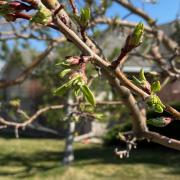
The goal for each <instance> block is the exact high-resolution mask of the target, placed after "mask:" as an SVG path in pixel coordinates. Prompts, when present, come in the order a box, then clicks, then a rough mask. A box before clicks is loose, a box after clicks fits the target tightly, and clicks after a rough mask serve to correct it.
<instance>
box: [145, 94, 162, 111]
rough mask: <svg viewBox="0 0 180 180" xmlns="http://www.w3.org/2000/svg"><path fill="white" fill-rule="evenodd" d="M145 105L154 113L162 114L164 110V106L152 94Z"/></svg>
mask: <svg viewBox="0 0 180 180" xmlns="http://www.w3.org/2000/svg"><path fill="white" fill-rule="evenodd" d="M147 104H148V105H149V106H150V108H152V109H153V110H154V111H155V112H158V113H162V112H163V110H164V109H165V105H164V104H163V103H162V102H161V100H160V99H159V97H158V96H157V95H156V94H152V95H151V96H150V97H149V100H148V101H147Z"/></svg>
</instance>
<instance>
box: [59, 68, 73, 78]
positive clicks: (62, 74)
mask: <svg viewBox="0 0 180 180" xmlns="http://www.w3.org/2000/svg"><path fill="white" fill-rule="evenodd" d="M69 72H71V69H64V70H63V71H61V72H60V74H59V76H60V77H61V78H63V77H64V76H66V75H67V74H68V73H69Z"/></svg>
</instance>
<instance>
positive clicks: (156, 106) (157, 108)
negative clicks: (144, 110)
mask: <svg viewBox="0 0 180 180" xmlns="http://www.w3.org/2000/svg"><path fill="white" fill-rule="evenodd" d="M163 110H164V109H163V108H162V106H161V105H159V104H156V105H155V106H154V111H155V112H157V113H163Z"/></svg>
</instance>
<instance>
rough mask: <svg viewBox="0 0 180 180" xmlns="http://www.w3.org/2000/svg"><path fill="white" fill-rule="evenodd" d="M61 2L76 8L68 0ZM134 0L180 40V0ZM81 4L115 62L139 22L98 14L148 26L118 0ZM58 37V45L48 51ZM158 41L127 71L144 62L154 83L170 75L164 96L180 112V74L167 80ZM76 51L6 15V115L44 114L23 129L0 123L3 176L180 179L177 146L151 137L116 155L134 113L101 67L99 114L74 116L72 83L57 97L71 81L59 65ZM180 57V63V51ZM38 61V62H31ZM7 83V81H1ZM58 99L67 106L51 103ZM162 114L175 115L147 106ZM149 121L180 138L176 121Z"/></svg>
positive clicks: (150, 41) (1, 92)
mask: <svg viewBox="0 0 180 180" xmlns="http://www.w3.org/2000/svg"><path fill="white" fill-rule="evenodd" d="M61 2H63V3H64V4H65V7H66V8H67V10H68V12H69V14H71V13H72V10H71V7H70V6H69V3H68V1H61ZM130 2H131V3H132V4H133V6H135V7H137V8H140V9H142V10H143V11H145V12H146V13H147V14H148V15H149V16H150V17H152V18H153V19H154V20H155V21H156V24H157V27H158V29H160V30H162V32H164V33H165V34H167V35H168V36H169V37H171V38H172V39H173V40H174V41H176V42H177V44H178V45H179V44H180V19H179V18H180V0H174V1H163V0H132V1H130ZM75 3H76V5H77V7H78V9H81V8H83V7H89V8H90V9H91V21H90V22H91V23H90V26H89V27H88V30H87V33H88V35H89V36H90V37H91V38H92V39H93V41H95V42H96V43H97V44H98V45H99V47H100V48H101V49H102V50H103V54H104V56H105V57H107V59H109V60H110V61H113V60H115V59H116V58H117V57H118V55H119V53H120V51H121V48H122V47H123V45H124V43H125V40H126V37H127V35H128V34H129V33H130V32H131V31H132V28H129V27H127V26H123V25H117V24H116V23H114V24H108V23H105V22H103V21H99V22H98V19H99V18H101V17H105V18H109V19H112V20H114V22H115V21H116V20H122V21H125V22H126V21H129V22H132V23H138V22H143V23H144V24H145V25H147V23H146V22H145V21H144V20H143V19H142V18H141V17H139V16H137V15H135V14H134V13H132V12H130V11H129V10H128V9H126V8H124V7H123V6H121V5H120V4H118V3H117V2H116V1H110V0H108V1H103V0H102V1H100V0H99V1H95V0H90V1H89V0H87V1H83V0H76V1H75ZM32 13H34V12H32ZM96 20H97V21H96ZM54 43H56V44H57V45H56V46H55V47H53V48H52V50H51V51H50V52H48V53H47V55H46V56H43V53H44V52H45V51H46V50H47V49H48V48H49V46H50V45H52V44H54ZM155 43H156V39H154V38H153V37H152V36H151V35H148V34H147V35H146V34H145V38H144V41H143V44H142V45H141V46H140V47H138V48H137V49H136V50H134V51H133V52H132V53H131V54H130V55H129V56H128V59H127V60H126V62H125V64H124V65H123V67H122V70H123V72H124V73H125V74H126V75H127V77H128V78H130V79H131V78H132V76H133V75H134V76H136V77H137V76H138V74H139V71H140V69H142V68H143V69H144V71H145V75H146V77H147V79H148V80H149V81H150V82H153V81H154V80H157V79H158V80H160V81H161V83H162V84H163V82H166V81H168V83H165V85H164V86H163V88H162V90H161V91H160V93H159V94H158V95H159V96H160V97H161V99H162V100H163V101H165V102H167V103H168V104H170V105H172V106H173V107H174V108H176V109H178V110H180V80H179V79H178V78H176V77H172V78H169V79H168V77H167V74H166V73H165V72H164V70H163V69H162V68H161V66H159V64H158V62H157V61H156V60H154V59H153V58H152V56H150V54H151V49H152V46H153V45H154V44H155ZM159 46H160V52H161V54H162V58H163V59H167V60H168V59H169V58H171V57H172V55H173V54H171V53H170V52H169V51H168V50H167V49H166V47H164V45H163V44H160V45H159ZM76 55H80V51H79V50H78V49H77V48H76V47H75V46H74V45H73V44H72V43H71V42H69V41H66V40H65V39H63V35H62V34H61V33H59V32H57V31H55V30H53V29H50V28H47V27H43V26H41V25H37V24H34V23H29V22H28V21H25V20H21V19H19V20H17V21H16V22H13V23H10V22H7V21H6V20H5V19H4V18H3V17H1V18H0V100H1V101H0V116H1V117H3V118H4V119H7V120H8V121H12V122H19V123H21V122H24V121H25V120H27V119H29V118H31V117H32V116H33V115H34V114H35V115H37V118H36V120H34V121H33V123H31V124H29V125H28V126H26V127H24V128H19V129H18V132H17V128H14V127H11V126H10V127H6V126H3V125H2V126H0V137H1V138H0V146H1V151H0V179H2V180H5V179H48V180H49V179H66V180H68V179H71V178H74V179H77V180H81V179H82V180H86V179H87V180H89V179H90V180H91V179H152V178H153V179H168V180H169V179H173V180H175V179H180V168H179V167H180V153H179V152H178V151H175V150H171V149H168V148H165V147H161V146H160V145H157V144H154V143H151V142H148V141H146V140H144V141H141V142H138V144H137V149H135V150H133V151H132V152H131V153H130V157H129V158H127V159H126V158H124V159H120V158H119V157H117V156H116V155H115V153H114V149H115V148H120V149H121V148H122V149H123V148H125V143H124V142H123V141H121V140H120V138H119V136H118V134H119V132H127V131H130V130H131V128H132V126H131V114H130V112H129V109H128V108H127V107H126V106H125V105H124V104H123V102H122V101H121V99H120V98H119V97H118V95H117V93H116V92H115V90H114V89H113V88H112V87H111V86H110V85H109V84H108V82H107V80H106V79H105V78H103V77H102V76H101V72H100V70H99V69H98V67H97V69H95V68H94V67H93V66H88V68H87V74H88V78H89V81H90V82H89V83H90V87H91V89H92V91H93V93H94V95H95V97H96V101H97V107H96V109H95V112H93V116H92V117H89V116H86V115H82V116H74V117H73V118H74V119H73V120H72V119H71V120H69V119H70V116H69V112H71V111H72V109H73V108H72V107H70V106H68V104H69V103H70V104H73V103H75V101H74V98H73V94H72V91H71V89H70V90H68V91H67V92H66V93H65V95H64V96H61V97H59V96H55V95H54V94H53V90H54V89H56V88H57V87H59V86H60V85H62V84H63V83H64V82H66V80H67V78H65V79H63V78H60V77H59V72H61V71H62V67H61V66H57V65H56V64H57V63H59V62H60V61H62V60H64V59H65V58H66V57H67V56H76ZM42 57H43V58H42ZM175 58H176V67H177V69H178V68H180V57H179V56H176V57H175ZM33 64H38V65H37V66H36V67H35V68H32V66H33ZM178 70H179V69H178ZM27 72H28V73H27ZM26 73H27V74H26ZM14 80H15V81H14ZM165 80H166V81H165ZM6 82H10V83H9V84H8V83H6ZM3 83H5V84H7V85H5V86H3V85H1V84H3ZM56 105H63V107H62V108H58V109H52V108H51V106H56ZM45 107H48V108H49V110H47V111H46V110H45V111H44V112H43V113H40V114H39V115H38V111H39V110H40V109H43V108H45ZM81 108H82V109H85V110H86V112H88V113H89V112H92V108H91V107H90V106H88V105H87V106H86V107H84V105H83V103H82V106H81ZM161 116H169V114H168V113H166V112H163V114H158V113H155V112H153V111H151V110H148V111H147V118H157V117H161ZM72 122H73V124H72ZM72 126H73V127H74V128H72ZM148 127H149V129H150V130H153V131H156V132H160V133H161V134H163V135H166V136H168V137H170V138H175V139H177V140H180V136H179V131H180V124H179V123H178V122H177V121H173V122H172V123H171V124H169V125H168V126H166V127H163V128H160V127H154V126H151V125H148ZM71 136H73V137H71ZM71 138H72V139H71ZM69 148H70V149H69ZM65 165H68V168H67V167H66V166H65Z"/></svg>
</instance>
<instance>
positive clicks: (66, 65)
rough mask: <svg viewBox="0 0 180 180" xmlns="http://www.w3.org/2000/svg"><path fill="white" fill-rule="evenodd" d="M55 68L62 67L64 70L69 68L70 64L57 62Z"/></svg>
mask: <svg viewBox="0 0 180 180" xmlns="http://www.w3.org/2000/svg"><path fill="white" fill-rule="evenodd" d="M56 66H62V67H64V68H69V67H70V64H69V63H66V62H59V63H57V64H56Z"/></svg>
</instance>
